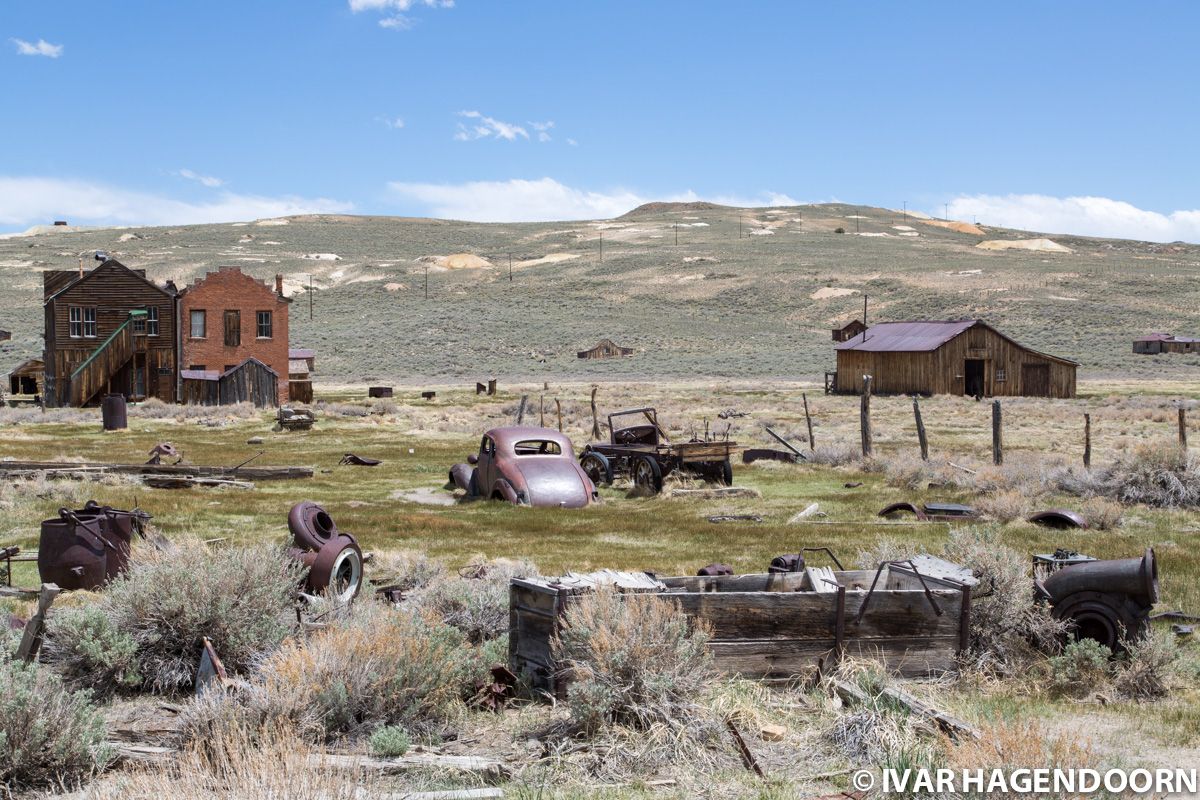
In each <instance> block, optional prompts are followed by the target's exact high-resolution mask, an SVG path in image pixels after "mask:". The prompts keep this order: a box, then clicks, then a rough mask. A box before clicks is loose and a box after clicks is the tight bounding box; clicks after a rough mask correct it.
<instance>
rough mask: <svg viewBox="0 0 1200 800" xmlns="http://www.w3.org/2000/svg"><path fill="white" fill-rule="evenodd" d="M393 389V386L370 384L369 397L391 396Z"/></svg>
mask: <svg viewBox="0 0 1200 800" xmlns="http://www.w3.org/2000/svg"><path fill="white" fill-rule="evenodd" d="M392 395H393V390H392V387H391V386H370V387H368V388H367V397H391V396H392Z"/></svg>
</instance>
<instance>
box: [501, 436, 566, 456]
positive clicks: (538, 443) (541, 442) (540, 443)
mask: <svg viewBox="0 0 1200 800" xmlns="http://www.w3.org/2000/svg"><path fill="white" fill-rule="evenodd" d="M513 450H514V451H516V454H517V455H519V456H561V455H562V447H561V446H560V445H559V443H558V442H552V441H550V440H549V439H526V440H524V441H521V442H517V443H516V445H515V446H514V447H513Z"/></svg>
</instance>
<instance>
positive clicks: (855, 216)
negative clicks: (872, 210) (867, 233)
mask: <svg viewBox="0 0 1200 800" xmlns="http://www.w3.org/2000/svg"><path fill="white" fill-rule="evenodd" d="M858 217H859V215H858V214H855V215H854V232H855V233H858Z"/></svg>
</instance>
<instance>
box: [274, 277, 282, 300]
mask: <svg viewBox="0 0 1200 800" xmlns="http://www.w3.org/2000/svg"><path fill="white" fill-rule="evenodd" d="M275 294H277V295H279V296H280V297H283V276H282V275H280V274H279V273H278V272H276V273H275Z"/></svg>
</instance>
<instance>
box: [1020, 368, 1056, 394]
mask: <svg viewBox="0 0 1200 800" xmlns="http://www.w3.org/2000/svg"><path fill="white" fill-rule="evenodd" d="M1021 394H1023V395H1025V396H1026V397H1049V396H1050V365H1049V364H1022V365H1021Z"/></svg>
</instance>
